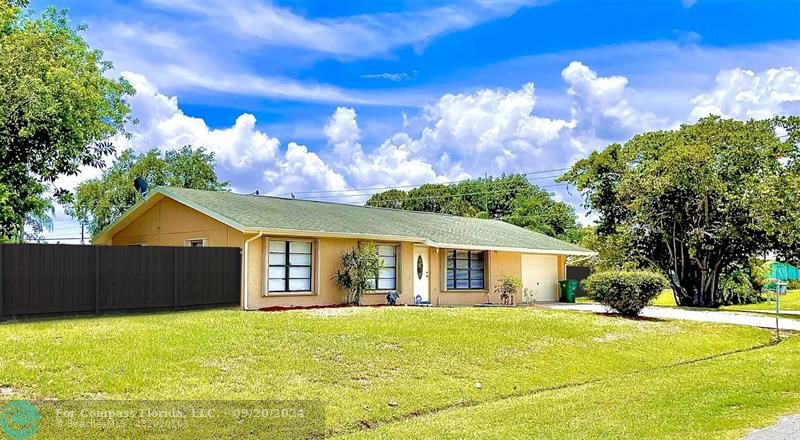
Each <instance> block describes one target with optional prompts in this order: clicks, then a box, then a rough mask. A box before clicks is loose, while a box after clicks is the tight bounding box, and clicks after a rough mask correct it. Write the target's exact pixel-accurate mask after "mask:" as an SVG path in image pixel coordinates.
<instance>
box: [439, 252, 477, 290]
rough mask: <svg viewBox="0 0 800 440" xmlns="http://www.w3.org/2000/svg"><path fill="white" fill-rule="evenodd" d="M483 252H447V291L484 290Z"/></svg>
mask: <svg viewBox="0 0 800 440" xmlns="http://www.w3.org/2000/svg"><path fill="white" fill-rule="evenodd" d="M484 257H485V253H484V252H483V251H460V250H450V251H447V289H448V290H459V289H461V290H466V289H483V288H484V274H485V273H484V265H485V264H484V263H485V261H484Z"/></svg>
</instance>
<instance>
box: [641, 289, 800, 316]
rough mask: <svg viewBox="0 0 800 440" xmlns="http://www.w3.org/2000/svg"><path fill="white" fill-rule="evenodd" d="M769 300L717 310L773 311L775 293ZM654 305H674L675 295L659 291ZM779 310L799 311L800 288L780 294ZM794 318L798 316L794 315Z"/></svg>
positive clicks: (723, 307)
mask: <svg viewBox="0 0 800 440" xmlns="http://www.w3.org/2000/svg"><path fill="white" fill-rule="evenodd" d="M768 297H769V299H770V300H769V301H764V302H761V303H758V304H741V305H735V306H722V307H720V308H719V310H734V311H742V310H764V311H774V310H775V295H774V294H769V295H768ZM653 305H654V306H663V307H675V306H676V305H675V297H674V296H673V295H672V291H671V290H665V291H663V292H661V295H659V296H658V298H656V299H655V301H653ZM781 310H793V311H800V290H790V291H788V292H787V293H786V295H781ZM786 317H787V318H789V317H791V316H790V315H787V316H786ZM794 318H798V317H797V316H794Z"/></svg>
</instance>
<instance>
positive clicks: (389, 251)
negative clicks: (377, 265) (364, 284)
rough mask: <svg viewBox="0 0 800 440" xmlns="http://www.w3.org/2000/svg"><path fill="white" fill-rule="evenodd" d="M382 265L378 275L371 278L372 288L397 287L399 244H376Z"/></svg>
mask: <svg viewBox="0 0 800 440" xmlns="http://www.w3.org/2000/svg"><path fill="white" fill-rule="evenodd" d="M375 248H376V250H377V252H378V257H379V258H380V260H381V263H383V264H382V266H381V271H380V273H379V274H378V277H377V278H375V279H374V280H371V283H370V284H371V285H370V288H372V289H374V290H395V289H397V246H396V245H392V244H380V245H377V246H375Z"/></svg>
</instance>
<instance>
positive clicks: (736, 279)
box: [719, 270, 766, 306]
mask: <svg viewBox="0 0 800 440" xmlns="http://www.w3.org/2000/svg"><path fill="white" fill-rule="evenodd" d="M756 285H759V286H760V285H761V281H754V278H753V276H752V275H750V274H748V273H747V272H745V271H743V270H737V271H734V272H732V273H731V274H729V275H725V274H723V275H722V276H720V279H719V288H720V290H721V293H722V295H721V297H722V298H721V300H722V305H724V306H729V305H736V304H754V303H757V302H761V301H764V300H765V299H766V298H764V297H763V296H762V295H761V292H760V289H757V288H756Z"/></svg>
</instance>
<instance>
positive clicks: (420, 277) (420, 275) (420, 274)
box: [417, 255, 424, 279]
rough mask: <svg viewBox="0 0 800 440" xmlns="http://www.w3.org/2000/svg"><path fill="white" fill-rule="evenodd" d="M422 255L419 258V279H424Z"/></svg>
mask: <svg viewBox="0 0 800 440" xmlns="http://www.w3.org/2000/svg"><path fill="white" fill-rule="evenodd" d="M422 269H424V268H423V267H422V255H418V256H417V278H419V279H422Z"/></svg>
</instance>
